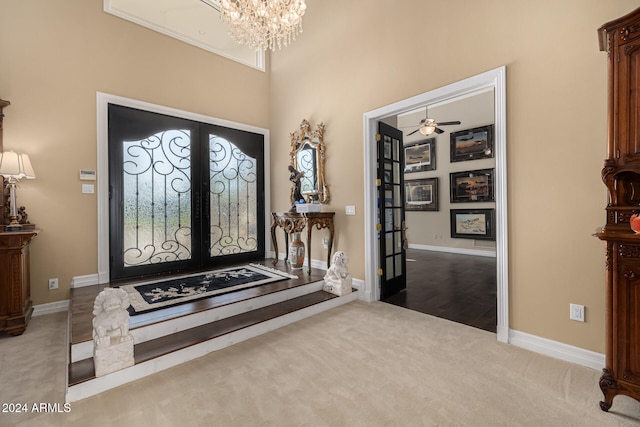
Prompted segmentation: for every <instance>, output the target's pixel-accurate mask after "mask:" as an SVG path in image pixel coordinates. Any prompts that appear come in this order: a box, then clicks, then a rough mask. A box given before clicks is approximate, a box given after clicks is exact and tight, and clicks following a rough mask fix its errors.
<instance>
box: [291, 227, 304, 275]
mask: <svg viewBox="0 0 640 427" xmlns="http://www.w3.org/2000/svg"><path fill="white" fill-rule="evenodd" d="M289 263H290V264H291V268H292V269H294V270H298V269H300V268H302V265H303V264H304V243H303V242H302V240H300V233H295V238H294V239H293V242H291V245H290V246H289Z"/></svg>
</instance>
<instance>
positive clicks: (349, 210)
mask: <svg viewBox="0 0 640 427" xmlns="http://www.w3.org/2000/svg"><path fill="white" fill-rule="evenodd" d="M344 211H345V213H346V214H347V215H355V214H356V207H355V206H345V208H344Z"/></svg>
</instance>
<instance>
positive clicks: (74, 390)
mask: <svg viewBox="0 0 640 427" xmlns="http://www.w3.org/2000/svg"><path fill="white" fill-rule="evenodd" d="M357 298H358V293H357V292H353V293H351V294H347V295H345V296H342V297H339V298H333V299H330V300H327V301H324V302H321V303H318V304H314V305H312V306H309V307H305V308H303V309H300V310H296V311H294V312H291V313H288V314H285V315H282V316H279V317H276V318H274V319H270V320H267V321H264V322H260V323H256V324H254V325H252V326H249V327H246V328H242V329H239V330H237V331H234V332H231V333H228V334H225V335H222V336H220V337H216V338H213V339H210V340H208V341H205V342H202V343H199V344H196V345H192V346H189V347H186V348H183V349H181V350H178V351H174V352H172V353H169V354H166V355H164V356H160V357H157V358H154V359H151V360H148V361H146V362H143V363H140V364H136V365H135V366H132V367H130V368H126V369H123V370H121V371H118V372H114V373H112V374H109V375H105V376H103V377H98V378H94V379H91V380H88V381H84V382H81V383H79V384H76V385H72V386H69V387H68V389H67V395H66V402H68V403H70V402H75V401H77V400H80V399H85V398H87V397H90V396H94V395H96V394H99V393H102V392H104V391H107V390H110V389H112V388H115V387H118V386H120V385H123V384H126V383H129V382H132V381H135V380H138V379H140V378H144V377H146V376H149V375H152V374H154V373H156V372H160V371H163V370H165V369H169V368H171V367H173V366H176V365H179V364H181V363H184V362H187V361H190V360H193V359H196V358H198V357H202V356H204V355H206V354H208V353H211V352H213V351H216V350H221V349H223V348H226V347H229V346H231V345H233V344H236V343H239V342H242V341H245V340H248V339H250V338H254V337H257V336H259V335H262V334H265V333H267V332H270V331H273V330H275V329H278V328H281V327H283V326H286V325H289V324H291V323H295V322H297V321H299V320H302V319H305V318H307V317H310V316H313V315H315V314H318V313H321V312H323V311H326V310H330V309H332V308H335V307H338V306H340V305H343V304H346V303H349V302H351V301H354V300H356V299H357Z"/></svg>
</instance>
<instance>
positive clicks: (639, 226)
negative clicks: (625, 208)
mask: <svg viewBox="0 0 640 427" xmlns="http://www.w3.org/2000/svg"><path fill="white" fill-rule="evenodd" d="M629 225H630V226H631V229H632V230H633V231H634V232H635V233H636V234H639V233H640V211H633V214H632V215H631V218H629Z"/></svg>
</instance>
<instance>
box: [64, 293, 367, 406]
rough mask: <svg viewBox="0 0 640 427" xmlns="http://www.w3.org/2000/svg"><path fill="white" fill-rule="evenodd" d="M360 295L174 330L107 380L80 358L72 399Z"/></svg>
mask: <svg viewBox="0 0 640 427" xmlns="http://www.w3.org/2000/svg"><path fill="white" fill-rule="evenodd" d="M320 285H321V282H320ZM293 289H294V290H291V289H289V290H283V291H282V292H285V293H291V292H296V291H295V288H293ZM298 292H299V291H298ZM357 297H358V293H357V291H355V290H354V292H353V293H351V294H348V295H345V296H342V297H338V296H336V295H333V294H329V293H327V292H324V291H322V290H314V291H312V292H309V293H305V294H303V295H296V296H293V297H290V298H288V297H287V298H284V299H283V300H282V301H279V302H275V303H272V304H269V305H266V306H262V307H259V308H255V309H253V310H250V311H246V312H243V313H240V314H235V315H232V316H228V317H224V318H221V319H220V320H216V321H214V322H211V323H205V324H200V325H198V326H195V327H192V328H188V329H184V330H180V331H177V332H175V333H174V332H171V331H170V330H169V334H168V335H165V336H160V337H157V338H154V339H150V340H147V341H144V342H140V343H136V345H135V346H134V357H135V365H134V366H132V367H130V368H126V369H123V370H120V371H117V372H114V373H112V374H109V375H105V376H102V377H97V378H96V377H95V373H94V366H93V358H84V359H82V360H78V361H76V362H73V363H70V365H69V377H68V381H69V382H68V388H67V399H66V400H67V402H73V401H77V400H80V399H84V398H86V397H89V396H92V395H95V394H98V393H101V392H103V391H105V390H109V389H111V388H114V387H117V386H119V385H122V384H125V383H127V382H131V381H134V380H136V379H139V378H142V377H144V376H147V375H151V374H153V373H155V372H159V371H162V370H164V369H167V368H170V367H172V366H175V365H177V364H179V363H183V362H186V361H188V360H193V359H195V358H197V357H200V356H203V355H205V354H207V353H209V352H212V351H215V350H219V349H222V348H225V347H228V346H230V345H233V344H235V343H237V342H240V341H244V340H246V339H249V338H252V337H255V336H258V335H261V334H264V333H266V332H269V331H271V330H274V329H277V328H280V327H283V326H286V325H288V324H291V323H293V322H296V321H298V320H301V319H304V318H306V317H309V316H312V315H314V314H318V313H320V312H322V311H326V310H329V309H331V308H334V307H337V306H339V305H342V304H346V303H348V302H351V301H354V300H355V299H357Z"/></svg>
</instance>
